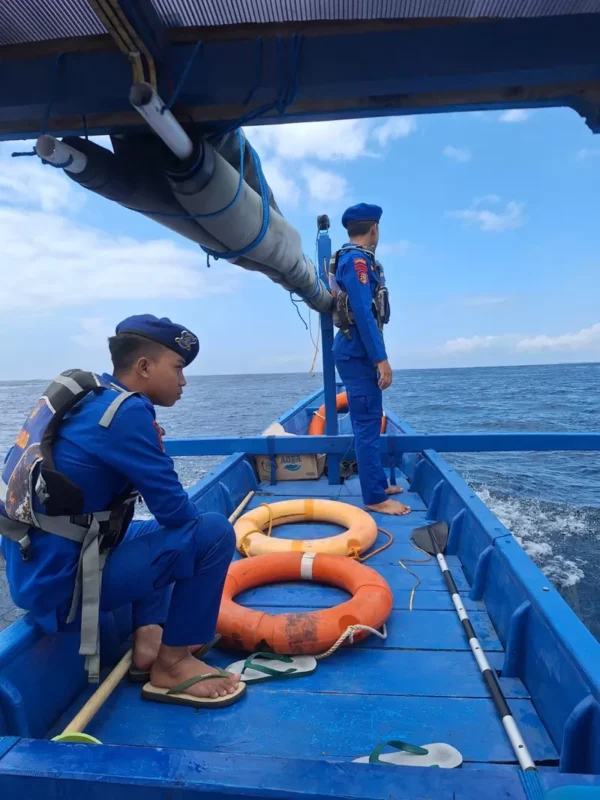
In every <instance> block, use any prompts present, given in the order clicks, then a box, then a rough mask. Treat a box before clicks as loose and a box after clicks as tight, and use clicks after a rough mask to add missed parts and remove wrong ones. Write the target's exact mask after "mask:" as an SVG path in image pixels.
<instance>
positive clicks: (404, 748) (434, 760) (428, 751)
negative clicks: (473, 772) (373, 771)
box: [354, 740, 463, 769]
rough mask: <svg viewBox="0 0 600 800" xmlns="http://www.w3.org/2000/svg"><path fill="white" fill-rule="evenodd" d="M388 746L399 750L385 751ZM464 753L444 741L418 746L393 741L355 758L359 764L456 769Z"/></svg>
mask: <svg viewBox="0 0 600 800" xmlns="http://www.w3.org/2000/svg"><path fill="white" fill-rule="evenodd" d="M386 747H393V748H394V749H395V750H396V751H397V752H395V753H383V750H384V749H385V748H386ZM462 760H463V758H462V755H461V754H460V753H459V752H458V750H457V749H456V748H455V747H452V746H451V745H449V744H444V743H443V742H435V743H434V744H424V745H423V746H422V747H416V746H415V745H414V744H408V743H407V742H399V741H395V740H394V741H391V742H382V743H381V744H378V745H377V747H376V748H375V749H374V750H373V752H372V753H371V755H369V756H362V757H361V758H355V759H354V762H355V763H357V764H386V765H388V766H389V765H392V766H394V767H441V768H442V769H454V768H455V767H460V765H461V764H462Z"/></svg>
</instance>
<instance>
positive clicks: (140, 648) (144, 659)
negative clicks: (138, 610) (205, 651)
mask: <svg viewBox="0 0 600 800" xmlns="http://www.w3.org/2000/svg"><path fill="white" fill-rule="evenodd" d="M162 634H163V629H162V628H161V626H160V625H143V626H142V627H141V628H137V629H136V630H135V631H134V632H133V659H132V660H133V665H134V667H137V669H142V670H149V669H150V668H151V666H152V664H154V662H155V661H156V659H157V657H158V651H159V650H160V646H161V644H162ZM203 647H204V645H203V644H195V645H192V646H191V647H190V653H191V654H192V655H194V654H195V653H197V652H198V650H201V649H202V648H203Z"/></svg>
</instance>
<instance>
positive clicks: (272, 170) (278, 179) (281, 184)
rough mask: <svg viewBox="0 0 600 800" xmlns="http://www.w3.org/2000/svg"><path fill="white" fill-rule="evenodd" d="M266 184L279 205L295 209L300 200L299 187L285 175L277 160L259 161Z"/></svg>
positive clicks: (282, 166) (281, 165) (283, 167)
mask: <svg viewBox="0 0 600 800" xmlns="http://www.w3.org/2000/svg"><path fill="white" fill-rule="evenodd" d="M261 163H262V168H263V172H264V173H265V177H266V179H267V183H268V184H269V186H270V187H271V189H272V190H273V194H274V195H275V200H276V201H277V203H278V204H280V205H288V206H290V207H292V208H295V207H296V206H297V205H298V201H299V199H300V187H299V186H298V184H297V183H296V182H295V181H294V179H293V178H290V177H289V175H286V174H285V166H284V164H283V162H282V161H280V160H279V159H278V158H273V159H266V160H263V161H261Z"/></svg>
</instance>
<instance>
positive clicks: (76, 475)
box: [2, 375, 200, 631]
mask: <svg viewBox="0 0 600 800" xmlns="http://www.w3.org/2000/svg"><path fill="white" fill-rule="evenodd" d="M104 377H105V378H106V379H107V380H110V381H112V382H113V383H118V381H116V380H115V379H114V378H113V377H112V376H110V375H105V376H104ZM117 396H118V392H117V391H116V390H115V391H104V392H102V393H101V394H99V395H95V394H90V395H88V396H87V397H85V398H84V399H83V401H82V402H81V403H79V404H78V405H77V406H76V407H75V409H74V410H73V411H72V412H70V413H69V414H68V415H67V416H66V417H65V419H64V421H63V423H62V424H61V426H60V429H59V434H58V437H57V439H56V441H55V443H54V445H53V449H52V453H53V457H54V461H55V467H56V469H58V470H59V471H60V472H62V473H64V474H65V475H66V476H67V477H69V478H70V479H71V480H72V481H73V482H74V483H76V484H77V485H78V486H79V487H80V488H81V489H82V490H83V494H84V509H83V513H91V512H93V511H101V510H103V509H105V508H106V507H107V506H108V505H109V503H111V502H112V501H113V500H114V498H115V497H116V496H117V495H118V494H119V493H120V492H122V491H123V490H124V489H125V488H126V487H127V486H129V485H131V484H133V486H134V487H135V488H136V489H137V490H138V491H139V492H140V494H141V495H142V497H143V498H144V500H145V501H146V504H147V506H148V508H149V509H150V511H151V512H152V514H153V515H154V517H155V518H156V519H157V521H158V522H159V523H160V524H161V525H164V526H165V527H167V528H174V527H177V526H180V525H183V524H185V523H187V522H189V521H192V520H196V519H198V517H199V516H200V512H199V511H198V509H197V508H196V507H195V506H194V505H193V503H192V502H191V501H190V499H189V495H188V494H187V492H186V491H185V490H184V488H183V486H182V485H181V483H180V481H179V478H178V477H177V473H176V472H175V468H174V465H173V461H172V459H171V458H170V457H169V456H168V455H167V454H166V453H165V452H164V450H163V447H162V438H161V433H160V429H159V427H158V425H157V423H156V415H155V411H154V406H153V405H152V403H151V402H150V400H148V398H146V397H144V396H137V395H136V396H134V397H130V398H128V399H127V400H126V401H125V402H124V403H123V405H121V407H120V408H119V409H118V411H117V413H116V415H115V417H114V419H113V421H112V423H111V425H110V426H109V427H108V428H104V427H101V426H100V425H99V421H100V418H101V417H102V414H103V413H104V412H105V411H106V409H107V408H108V406H109V405H110V404H111V403H112V401H113V400H114V399H115V398H116V397H117ZM30 533H31V531H30ZM31 537H32V551H33V557H32V559H31V560H30V561H28V562H25V561H23V559H22V557H21V553H20V551H19V547H18V545H17V543H16V542H12V541H9V540H8V539H6V538H4V537H2V549H3V552H4V556H5V559H6V572H7V578H8V581H9V585H10V589H11V594H12V596H13V600H14V602H15V603H16V604H17V605H18V606H20V607H21V608H25V609H27V610H29V611H32V612H33V613H34V614H35V615H36V617H37V618H38V621H39V622H40V623H41V624H42V625H43V627H45V628H46V630H49V631H51V630H54V629H55V628H56V624H57V621H56V614H55V613H54V612H55V609H56V607H57V605H59V604H60V603H64V601H65V600H67V599H68V598H70V597H71V595H72V592H73V585H74V579H75V573H76V570H77V562H78V559H79V552H80V549H81V548H80V545H78V544H77V543H75V542H72V541H70V540H68V539H63V538H62V537H60V536H55V535H53V534H48V533H41V532H39V531H35V529H33V533H32V534H31Z"/></svg>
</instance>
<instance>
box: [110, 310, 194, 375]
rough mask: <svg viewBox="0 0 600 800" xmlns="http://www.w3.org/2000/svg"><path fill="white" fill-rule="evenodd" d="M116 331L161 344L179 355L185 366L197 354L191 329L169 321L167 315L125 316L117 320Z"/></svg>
mask: <svg viewBox="0 0 600 800" xmlns="http://www.w3.org/2000/svg"><path fill="white" fill-rule="evenodd" d="M115 332H116V333H137V335H138V336H145V337H146V339H152V341H154V342H158V343H159V344H163V345H164V346H165V347H168V348H169V349H170V350H173V351H174V352H175V353H177V355H180V356H181V357H182V358H183V359H184V361H185V366H186V367H187V366H188V365H189V364H191V363H192V361H193V360H194V359H195V358H196V356H197V355H198V351H199V350H200V344H199V342H198V337H197V336H194V334H193V333H191V331H188V330H186V328H184V327H183V325H178V324H177V323H176V322H171V320H170V319H169V318H168V317H161V318H160V319H159V318H158V317H155V316H154V314H137V315H135V316H133V317H127V319H124V320H123V322H119V324H118V325H117V328H116V331H115Z"/></svg>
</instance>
